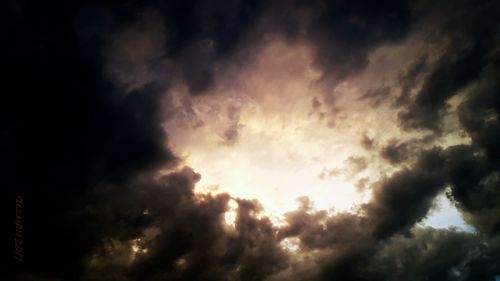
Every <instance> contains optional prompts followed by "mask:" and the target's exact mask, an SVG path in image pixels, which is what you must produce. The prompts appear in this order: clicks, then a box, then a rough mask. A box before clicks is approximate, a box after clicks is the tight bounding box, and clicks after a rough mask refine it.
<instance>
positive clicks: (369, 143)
mask: <svg viewBox="0 0 500 281" xmlns="http://www.w3.org/2000/svg"><path fill="white" fill-rule="evenodd" d="M360 143H361V146H362V147H363V148H364V149H366V150H371V149H372V148H373V146H374V145H375V140H374V139H373V138H370V137H369V136H368V135H367V134H366V133H364V134H363V138H362V139H361V142H360Z"/></svg>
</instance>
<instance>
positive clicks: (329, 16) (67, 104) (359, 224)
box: [1, 1, 500, 281]
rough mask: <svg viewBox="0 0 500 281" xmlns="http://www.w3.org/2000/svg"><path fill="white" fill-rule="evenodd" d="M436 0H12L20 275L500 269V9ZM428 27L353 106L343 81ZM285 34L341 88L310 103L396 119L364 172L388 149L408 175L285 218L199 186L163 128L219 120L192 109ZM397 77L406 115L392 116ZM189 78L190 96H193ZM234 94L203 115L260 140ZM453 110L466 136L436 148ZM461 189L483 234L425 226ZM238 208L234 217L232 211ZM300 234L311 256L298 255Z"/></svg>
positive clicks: (365, 158)
mask: <svg viewBox="0 0 500 281" xmlns="http://www.w3.org/2000/svg"><path fill="white" fill-rule="evenodd" d="M431 2H432V1H431ZM431 2H429V1H419V2H418V3H416V4H410V3H407V2H404V1H382V2H380V1H379V2H377V3H375V2H372V1H350V2H349V1H327V2H324V1H317V2H311V3H309V2H307V3H305V2H301V1H291V2H286V3H285V2H282V1H270V2H262V1H245V2H243V1H216V2H213V1H187V2H182V3H178V2H175V1H164V2H157V1H148V2H141V3H136V2H134V1H126V2H123V3H121V4H120V5H118V4H113V3H88V2H68V3H57V4H56V3H35V2H30V1H26V2H23V3H13V2H9V3H8V4H5V5H6V7H7V8H8V14H9V17H8V18H7V19H8V24H7V26H6V28H7V31H8V32H7V34H6V40H5V42H6V43H5V49H4V51H3V55H4V56H3V58H4V60H3V62H4V65H5V68H6V69H7V70H8V71H7V73H6V74H4V75H5V78H6V79H5V80H6V83H5V85H4V87H5V88H4V90H5V92H6V97H5V103H3V105H2V111H1V112H2V113H1V119H2V125H4V124H5V126H2V128H3V129H2V132H1V133H2V140H5V142H4V143H5V145H4V146H3V147H2V155H3V156H4V157H5V159H4V161H3V162H5V163H6V164H2V169H3V170H4V171H5V174H6V175H5V178H4V179H3V180H4V186H5V193H6V195H7V196H6V198H9V199H10V198H15V197H16V196H19V195H21V196H23V201H24V205H23V215H24V223H25V228H24V230H23V231H24V237H25V249H26V251H25V256H24V262H23V263H22V264H16V265H15V266H14V265H13V266H12V267H11V268H13V272H8V273H7V274H6V280H7V279H8V280H13V279H15V278H16V280H77V281H78V280H103V281H104V280H129V281H132V280H276V281H277V280H332V279H336V280H401V279H405V280H406V279H407V280H424V279H425V280H492V279H493V278H494V276H497V275H498V274H499V272H498V268H499V267H500V264H499V262H498V261H499V260H500V244H499V242H498V239H500V236H499V235H500V215H499V214H500V193H499V190H498V187H499V186H500V175H499V167H500V150H499V148H498V147H499V146H498V140H499V139H500V136H499V132H500V123H499V118H498V116H499V112H500V98H499V95H498V92H499V89H500V85H499V82H498V77H499V75H498V74H499V51H498V47H497V46H498V42H499V41H498V40H499V39H498V36H497V34H498V31H499V25H498V23H497V21H496V19H497V18H498V11H499V9H498V4H497V3H496V2H494V1H485V2H482V3H479V4H477V3H473V4H474V5H472V3H469V2H467V1H459V2H457V3H455V2H453V3H452V2H447V1H445V2H439V3H434V2H432V3H431ZM452 4H453V5H452ZM414 33H420V34H425V35H426V36H422V38H426V39H425V40H428V41H426V42H427V43H429V44H424V45H428V47H427V48H424V50H422V51H421V52H420V51H419V52H416V53H418V54H417V56H416V57H412V58H411V59H409V60H407V61H405V63H404V65H403V66H402V69H403V71H399V70H395V72H396V73H400V74H399V76H398V77H397V79H396V80H394V81H388V82H387V84H385V82H384V83H382V84H381V85H382V86H380V85H374V86H373V87H368V89H370V90H367V91H362V93H363V94H361V97H360V98H359V99H357V98H353V99H352V100H349V101H348V102H346V101H345V99H349V95H350V94H352V92H350V91H343V90H344V89H337V87H338V86H339V85H340V84H342V83H347V82H349V80H350V79H352V78H354V77H355V76H357V75H358V74H361V73H362V72H363V71H366V67H367V66H368V65H369V64H370V54H372V53H373V52H374V51H376V50H377V49H378V48H380V47H381V46H387V45H395V46H399V44H401V45H402V46H403V48H404V47H405V46H407V45H404V44H407V43H408V42H407V41H405V40H406V39H407V38H408V36H410V35H412V34H414ZM276 38H280V39H276ZM283 38H284V40H285V42H287V43H289V44H290V45H291V46H299V45H300V46H306V47H307V49H308V50H309V49H310V50H311V56H312V58H313V60H312V64H313V66H312V67H311V69H312V70H316V71H317V72H318V73H319V74H318V73H315V74H314V73H313V74H314V75H313V74H310V73H308V72H307V71H306V72H307V73H308V75H309V74H310V76H311V77H309V76H308V77H307V79H308V80H307V81H309V82H318V83H319V84H321V85H322V86H323V89H324V90H325V91H324V93H323V95H322V96H317V95H316V93H315V95H314V96H306V98H305V100H307V106H308V109H307V110H310V109H311V107H312V110H313V111H314V112H316V113H319V114H320V116H323V117H324V114H332V115H333V114H336V113H337V110H338V108H339V103H341V102H344V104H343V106H346V107H349V106H350V107H352V108H355V107H357V106H360V105H359V104H358V103H356V102H361V103H362V102H365V101H368V102H369V105H370V106H368V107H366V108H364V110H365V111H363V112H366V113H367V116H366V118H365V119H363V120H368V119H370V118H371V119H375V120H380V121H377V122H386V120H390V118H389V117H388V116H389V115H391V114H392V115H394V116H398V117H397V118H399V122H400V127H399V128H398V129H401V132H400V131H398V132H397V133H394V132H389V131H388V132H373V131H370V135H368V134H364V135H363V136H362V139H361V142H360V144H361V146H362V147H363V148H364V150H363V151H362V153H366V154H362V155H361V154H360V155H358V154H356V152H352V153H351V154H350V157H349V158H346V159H347V160H346V164H347V166H348V168H347V170H348V173H347V175H350V176H351V177H353V176H354V175H356V174H358V173H362V172H365V171H367V170H368V169H370V168H371V166H375V165H378V162H377V161H378V159H377V161H373V159H375V157H381V158H382V159H384V160H386V161H388V162H389V164H390V165H391V167H392V170H390V171H391V172H390V173H389V172H387V173H386V174H384V172H386V171H385V170H383V171H381V174H380V175H379V176H380V178H379V179H378V180H375V181H374V180H372V179H371V178H362V179H361V180H359V181H358V182H359V186H360V187H362V188H363V189H364V190H365V191H367V193H368V191H371V197H370V198H368V199H367V201H366V202H364V203H363V204H361V205H360V206H353V208H352V210H350V211H348V212H347V211H346V212H336V213H334V212H330V211H327V210H318V209H316V208H315V207H314V203H313V202H312V201H311V200H310V199H308V198H306V197H301V198H300V199H299V207H298V208H297V209H296V210H293V211H290V212H288V213H286V214H285V216H284V217H283V221H282V222H281V223H280V224H279V223H276V222H274V221H273V218H270V217H267V216H266V215H264V211H263V207H262V206H261V205H260V203H259V201H258V200H257V199H256V200H250V199H248V198H236V197H233V196H232V195H231V194H226V193H220V194H200V193H197V192H195V190H196V189H195V186H196V185H197V184H198V183H199V182H200V180H201V178H202V177H203V175H200V174H198V173H197V172H196V171H195V170H194V167H187V166H186V165H185V163H184V161H183V158H182V157H181V156H180V155H178V154H180V153H177V152H174V151H173V148H171V143H170V142H169V134H171V132H170V131H169V130H168V129H165V127H164V126H163V125H164V122H165V121H166V120H167V119H168V118H170V117H171V114H174V113H173V112H174V111H175V112H178V111H176V109H179V108H181V110H179V111H180V112H181V113H182V114H185V115H187V116H189V118H188V119H190V120H191V121H193V122H192V123H193V124H195V125H193V124H191V125H193V126H194V127H200V126H202V125H203V124H205V122H207V121H209V120H204V119H201V117H200V116H198V115H197V112H195V110H194V109H193V107H192V105H191V102H192V101H194V100H197V101H199V102H200V104H201V106H204V105H206V103H205V102H206V101H212V100H211V98H212V97H213V96H215V95H217V93H215V92H217V91H218V90H220V89H223V87H222V86H221V85H220V84H221V79H226V80H227V81H230V82H235V81H233V79H232V78H233V77H235V76H237V75H245V74H246V72H243V71H242V69H244V65H246V64H247V63H249V64H250V62H253V59H254V58H256V57H259V56H258V54H256V53H258V52H259V51H261V50H262V49H261V48H259V46H260V45H265V44H267V43H269V41H273V40H282V39H283ZM293 44H297V45H293ZM277 50H278V51H279V50H280V49H279V48H277ZM274 51H276V50H274ZM270 53H271V54H273V53H272V52H270ZM299 53H300V52H299ZM294 54H295V53H294ZM395 56H397V54H396V53H395ZM270 58H271V56H264V61H270V60H271V59H270ZM273 59H275V60H276V61H278V62H279V61H280V58H279V57H277V58H273ZM273 62H274V60H273ZM282 65H283V66H289V65H290V64H287V63H283V64H280V67H281V66H282ZM292 68H293V67H292ZM292 70H293V71H295V70H294V69H292ZM292 70H290V71H291V72H292ZM307 70H308V71H309V70H310V69H309V68H308V69H307ZM312 70H311V71H312ZM291 72H284V73H287V74H289V73H291ZM235 73H236V74H235ZM297 73H299V71H297ZM299 75H302V73H299ZM221 77H222V78H221ZM276 77H277V76H276ZM266 78H269V80H266V82H269V83H271V84H273V83H274V84H276V83H283V82H286V81H287V80H286V79H277V78H276V80H273V79H274V78H275V77H274V76H272V77H266ZM278 78H281V77H278ZM226 80H224V81H226ZM391 82H392V83H391ZM224 83H226V82H224ZM224 83H222V84H224ZM227 84H231V83H229V82H228V83H227ZM312 84H314V83H312ZM224 85H226V84H224ZM292 85H293V86H294V87H295V84H292ZM251 86H256V85H250V87H251ZM257 86H258V85H257ZM314 86H317V85H314ZM344 86H345V84H344ZM395 87H400V88H401V93H400V95H399V97H397V99H396V101H395V106H394V107H392V109H391V110H396V111H398V112H392V111H391V112H389V113H380V111H383V110H386V109H385V108H382V107H383V102H384V101H385V100H387V99H389V100H390V98H391V97H390V92H391V91H392V90H394V89H395ZM179 89H181V90H185V91H186V93H188V94H186V96H185V97H184V96H183V98H184V99H181V100H180V101H179V104H180V105H179V104H177V103H176V102H177V99H180V98H179V96H176V93H175V91H177V90H179ZM258 89H260V88H258ZM272 89H274V88H272ZM277 89H280V88H277ZM287 89H288V88H287ZM301 89H302V88H301ZM304 89H306V88H304ZM353 89H354V90H353V91H354V92H355V91H357V90H358V89H357V88H356V87H355V86H353ZM359 89H366V88H363V87H360V88H359ZM181 90H179V91H181ZM341 90H342V91H341ZM340 93H342V94H340ZM259 94H262V96H259V98H261V99H262V100H265V98H266V97H265V96H264V95H269V96H270V97H273V99H272V102H273V104H272V107H273V109H274V108H279V109H280V110H282V111H292V110H295V108H288V107H287V105H289V104H290V103H287V101H286V98H287V93H274V92H272V93H260V92H259ZM294 94H295V93H294ZM298 94H303V95H306V94H307V93H305V94H304V93H298ZM179 95H180V94H179ZM234 95H235V96H237V97H238V95H241V93H239V92H238V93H235V94H234ZM290 98H296V97H290ZM241 100H242V102H241V103H242V104H243V103H244V102H245V101H246V100H244V99H241ZM217 102H219V100H214V101H213V103H217ZM227 105H228V103H224V102H221V104H217V106H213V108H210V110H211V111H207V112H208V114H214V115H216V117H220V119H221V120H222V119H223V120H225V122H224V124H225V125H227V126H221V127H217V128H222V127H223V128H222V129H221V131H218V132H216V133H218V134H219V136H220V137H221V138H222V143H223V144H225V145H228V146H232V147H231V148H234V147H236V146H237V145H238V143H239V141H241V140H242V138H244V134H243V133H242V132H244V130H242V129H244V126H243V124H242V119H243V117H242V110H241V109H240V108H239V107H232V106H229V107H228V106H227ZM363 106H364V105H363ZM326 107H330V108H328V109H326ZM372 110H373V111H372ZM377 110H378V111H377ZM388 110H389V109H388ZM314 112H313V113H314ZM372 112H377V113H373V114H379V113H380V115H376V116H375V117H372V116H368V115H369V114H368V113H370V114H371V113H372ZM179 114H180V113H179ZM273 114H274V112H273ZM219 115H220V116H219ZM306 115H307V114H306ZM452 115H453V116H455V115H456V117H457V118H458V122H459V125H460V127H462V128H461V129H463V130H464V132H465V133H466V135H467V137H469V138H470V142H469V143H465V144H462V145H455V146H449V145H448V146H446V145H443V144H442V143H440V141H441V140H443V139H445V140H446V138H447V137H449V135H447V133H448V132H447V131H446V130H445V129H444V128H443V123H444V119H445V118H447V117H449V116H452ZM330 117H331V116H330ZM349 117H351V116H350V115H349V114H348V113H345V114H344V115H343V117H342V118H338V119H335V120H334V121H335V122H336V123H335V125H338V124H340V125H342V123H343V122H344V121H345V120H347V118H349ZM377 117H380V119H377ZM273 118H274V117H273ZM395 118H396V117H395ZM214 120H219V119H217V118H215V119H214ZM264 120H265V119H264ZM269 120H270V119H269ZM331 122H333V121H332V120H330V123H331ZM346 123H348V122H346ZM331 124H333V123H331ZM176 125H177V126H183V124H181V123H179V124H176ZM257 125H258V126H261V127H266V126H267V125H268V124H257ZM299 125H300V126H303V124H299ZM344 125H345V126H346V127H347V128H349V129H350V130H358V128H357V127H356V128H352V127H349V126H351V124H344ZM331 127H333V126H331ZM259 128H260V127H259ZM360 128H361V129H360V130H359V131H360V132H363V131H365V132H366V129H370V128H363V127H360ZM330 129H332V130H333V129H335V128H330ZM422 129H427V130H428V131H430V132H431V133H430V135H429V137H427V136H426V135H423V134H422ZM311 131H314V128H313V129H311ZM174 132H176V131H174ZM277 132H280V131H279V130H277ZM314 133H316V132H311V134H312V135H314ZM382 134H387V136H385V138H380V139H379V137H380V135H382ZM301 137H303V136H301V135H298V136H295V135H294V138H297V139H300V138H301ZM393 137H394V138H393ZM387 139H389V140H390V141H389V142H387V143H386V145H381V144H382V143H385V140H387ZM191 141H197V140H192V139H191ZM350 141H352V140H344V139H342V142H339V143H338V146H342V145H344V144H345V143H347V142H350ZM358 141H359V138H357V139H356V140H355V142H356V143H357V145H358ZM358 146H359V145H358ZM278 148H279V147H278ZM294 149H296V150H297V151H299V152H301V151H300V150H301V147H297V148H294ZM379 149H380V151H379ZM265 153H266V152H265V151H264V152H263V154H265ZM360 153H361V152H360ZM303 154H304V155H305V156H304V158H307V161H311V162H313V161H314V159H310V158H312V157H308V155H307V153H303ZM297 155H299V154H297ZM300 155H301V157H302V154H300ZM263 158H264V159H266V158H265V157H263ZM341 159H342V158H341ZM211 160H212V161H218V159H216V158H215V157H214V159H211ZM372 162H374V164H373V165H372ZM375 162H376V163H375ZM379 162H381V163H382V161H379ZM308 163H309V162H308ZM389 164H380V165H389ZM273 165H274V162H273ZM225 172H227V173H232V172H233V171H225ZM243 172H244V171H243ZM334 174H335V171H334V172H333V173H332V172H330V173H329V175H334ZM325 175H326V174H325ZM372 182H374V183H373V184H371V185H370V186H368V185H369V184H370V183H372ZM447 187H449V190H450V192H449V194H448V196H449V198H450V199H451V200H452V201H453V203H454V204H455V206H456V207H457V209H458V210H459V211H460V212H461V214H462V215H463V217H464V219H465V220H466V221H467V222H468V223H469V224H471V225H472V226H473V227H474V228H475V231H477V232H475V233H472V232H460V231H458V230H455V229H441V230H438V229H430V228H422V227H420V226H419V225H418V223H419V222H421V221H422V220H423V219H424V218H425V217H426V216H427V215H428V213H429V210H430V209H431V207H432V204H433V200H434V198H435V197H436V196H437V195H438V194H439V193H440V192H441V191H443V190H444V189H445V188H447ZM306 188H307V187H306ZM258 199H259V200H265V199H266V198H258ZM229 202H235V203H236V207H235V208H234V210H231V207H230V206H229ZM11 205H12V204H10V205H9V204H5V205H4V206H6V207H2V208H3V211H4V213H6V214H9V213H12V210H10V209H9V208H10V206H11ZM230 211H234V212H235V214H236V215H235V222H234V225H229V224H227V223H225V220H224V217H225V215H226V213H227V212H230ZM7 232H8V233H7V235H11V237H13V235H12V233H11V232H13V231H12V230H9V231H7ZM11 240H12V239H11V238H8V239H7V238H6V239H4V241H11ZM290 241H292V242H293V243H295V244H296V245H295V246H296V250H295V251H294V250H291V249H287V248H286V247H283V243H284V242H290ZM290 243H291V242H290ZM9 247H12V245H11V246H9ZM9 266H10V264H9Z"/></svg>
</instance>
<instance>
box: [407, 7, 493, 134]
mask: <svg viewBox="0 0 500 281" xmlns="http://www.w3.org/2000/svg"><path fill="white" fill-rule="evenodd" d="M423 5H424V6H425V8H426V9H428V11H431V12H430V13H429V16H428V18H426V19H427V20H428V21H429V22H431V23H432V24H433V25H435V27H434V28H433V30H432V31H431V34H430V37H431V38H432V39H433V40H435V41H436V42H438V44H441V45H444V47H443V48H445V50H444V51H442V52H440V53H439V54H438V56H439V57H438V59H437V60H436V62H435V63H433V64H432V65H428V68H429V69H430V70H429V74H428V75H427V76H426V77H425V78H424V81H423V84H422V87H421V88H420V89H419V90H418V92H417V93H416V96H415V98H414V101H413V102H411V103H410V105H409V108H408V109H407V110H405V111H403V112H402V113H401V114H400V118H401V121H402V124H403V126H404V127H406V128H410V129H416V128H427V129H430V130H433V131H436V132H438V131H440V130H441V123H440V119H441V118H442V117H443V115H444V114H445V113H446V109H447V104H446V101H447V100H448V99H449V98H451V97H453V96H455V95H457V94H458V93H459V91H460V90H461V89H463V88H464V87H465V86H467V85H469V84H470V83H471V82H473V81H474V80H475V79H477V78H478V77H479V76H480V74H481V72H482V70H483V69H484V68H485V67H486V66H488V65H489V64H490V63H492V62H493V61H495V60H497V59H498V58H496V57H495V52H497V51H496V49H497V45H498V37H497V35H496V34H498V32H499V30H500V25H499V24H498V21H497V20H496V18H497V17H498V11H499V10H500V8H499V7H498V2H496V1H484V2H481V3H479V4H477V3H472V2H469V1H459V2H458V3H456V2H447V1H444V2H439V3H431V2H425V4H423ZM427 5H428V6H427ZM465 14H466V15H467V17H464V16H463V15H465ZM424 18H425V17H424ZM423 24H426V23H425V22H424V23H423ZM432 39H431V40H432ZM497 55H498V54H497ZM424 63H425V60H422V61H420V62H419V61H417V62H416V64H415V66H414V69H411V70H410V71H409V73H410V72H415V70H419V69H421V68H422V67H423V64H424ZM415 74H416V73H415ZM414 79H415V76H410V77H408V78H407V79H406V80H405V81H404V82H403V88H402V91H403V94H404V93H405V89H406V88H407V87H406V86H405V85H407V84H409V85H410V86H411V85H414V82H413V80H414ZM405 95H407V94H405ZM402 97H403V99H406V97H405V96H404V95H402Z"/></svg>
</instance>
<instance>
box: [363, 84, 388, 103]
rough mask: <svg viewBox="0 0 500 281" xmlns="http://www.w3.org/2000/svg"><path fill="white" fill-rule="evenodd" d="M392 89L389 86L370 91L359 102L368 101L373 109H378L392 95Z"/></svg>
mask: <svg viewBox="0 0 500 281" xmlns="http://www.w3.org/2000/svg"><path fill="white" fill-rule="evenodd" d="M390 93H391V89H390V88H389V87H387V86H382V87H379V88H374V89H369V90H367V91H366V92H365V93H364V94H363V95H361V96H360V97H359V98H358V100H361V101H368V103H369V104H370V105H371V106H373V107H378V106H380V104H381V103H382V102H384V101H385V100H386V99H387V98H388V97H389V95H390Z"/></svg>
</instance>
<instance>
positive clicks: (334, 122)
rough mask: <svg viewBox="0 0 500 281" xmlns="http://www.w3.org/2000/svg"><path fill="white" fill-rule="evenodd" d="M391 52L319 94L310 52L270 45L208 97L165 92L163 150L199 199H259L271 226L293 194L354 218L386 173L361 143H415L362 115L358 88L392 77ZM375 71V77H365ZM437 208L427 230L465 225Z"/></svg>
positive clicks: (377, 117) (385, 120) (379, 115)
mask: <svg viewBox="0 0 500 281" xmlns="http://www.w3.org/2000/svg"><path fill="white" fill-rule="evenodd" d="M394 49H395V48H391V47H386V48H381V50H379V51H378V52H375V53H374V54H373V55H372V56H371V57H370V65H369V66H368V68H367V72H366V74H364V75H361V76H359V77H357V78H354V79H349V80H347V81H344V82H343V83H341V84H339V85H338V86H337V89H336V92H335V93H333V95H332V96H326V95H325V91H324V87H323V86H324V85H323V84H322V83H321V82H320V78H321V76H322V73H321V71H320V70H319V69H318V68H317V67H315V66H314V63H313V54H312V50H311V48H310V47H309V46H307V45H306V44H300V43H295V44H291V43H286V42H283V41H280V40H269V42H268V43H266V44H264V45H263V46H262V47H261V49H259V50H258V51H257V52H256V54H255V57H254V58H252V59H251V60H250V62H249V63H248V65H245V66H244V67H243V69H241V70H240V72H239V73H238V75H232V76H231V78H230V79H228V78H226V77H227V75H226V73H224V72H221V73H217V75H218V79H217V81H220V82H218V83H217V84H216V86H215V87H214V88H213V89H212V90H211V92H210V93H209V95H207V96H200V97H190V95H189V93H188V89H187V88H186V87H185V86H182V85H180V86H178V87H177V88H175V89H173V90H172V95H173V97H174V98H173V99H174V117H173V118H171V119H169V120H168V122H166V123H165V124H164V127H165V130H166V131H167V132H168V133H169V136H170V143H169V145H170V147H171V148H172V149H173V150H174V151H175V152H176V153H177V154H179V155H182V157H183V158H185V161H186V164H187V165H189V166H190V167H193V168H194V169H195V170H196V171H197V172H199V173H200V174H201V175H202V177H201V180H200V182H199V183H198V184H197V186H196V190H197V191H198V192H201V193H221V192H227V193H229V194H231V195H232V196H234V197H240V198H245V199H258V200H259V202H260V203H261V204H262V205H263V207H264V210H265V213H266V214H267V215H269V216H271V217H272V218H273V220H274V221H275V222H280V221H281V219H282V218H281V217H282V215H283V214H285V213H286V212H289V211H291V210H294V209H295V208H296V207H297V202H296V200H297V198H299V197H302V196H307V197H309V199H311V200H312V202H313V203H314V206H315V208H317V209H320V210H328V211H330V212H335V211H355V210H356V208H357V206H359V205H360V204H362V203H366V202H367V200H368V199H369V198H370V190H369V189H367V188H365V189H363V188H360V187H359V185H360V184H361V183H363V185H364V186H369V185H370V183H373V182H376V181H377V180H379V179H380V178H381V177H383V176H389V175H390V174H391V173H392V172H394V171H395V169H394V168H393V167H391V165H389V164H388V163H386V162H384V160H382V159H380V156H379V155H378V154H377V153H378V152H377V151H372V150H371V149H367V148H365V147H363V144H362V139H363V138H364V137H371V138H376V139H377V140H378V141H379V142H381V143H382V142H387V141H390V140H391V139H395V138H398V139H400V141H404V140H407V139H410V138H418V137H422V136H421V135H419V134H420V133H416V134H415V133H411V132H410V133H409V132H403V131H401V129H400V128H399V127H398V122H397V112H396V111H395V109H394V108H391V107H390V106H389V105H388V104H383V105H381V106H379V107H377V108H372V109H370V110H367V104H366V103H367V102H366V101H365V100H362V99H360V97H361V95H362V94H363V93H365V92H366V91H367V88H369V87H372V88H377V87H383V86H387V85H388V84H389V83H390V81H392V80H391V79H394V77H392V76H395V75H396V74H395V73H390V71H384V70H383V68H384V67H387V65H391V64H396V63H398V60H399V59H400V57H401V56H407V55H409V54H408V52H407V53H404V52H403V53H402V54H398V52H397V51H395V50H394ZM388 54H392V55H391V56H389V55H388ZM378 69H382V70H381V71H384V72H377V75H374V74H373V73H372V71H373V72H375V71H377V70H378ZM380 77H382V78H383V79H380ZM439 142H441V145H442V146H444V147H446V146H448V145H450V144H458V143H467V142H468V139H467V138H466V137H461V138H460V137H454V136H453V135H448V136H446V138H445V139H442V140H437V141H436V142H435V143H439ZM436 206H439V207H438V208H437V209H439V210H440V215H441V216H443V215H444V216H447V217H448V218H453V219H449V220H446V222H444V221H443V220H441V221H436V220H433V219H430V220H428V224H429V225H432V226H435V227H448V226H452V225H453V226H458V227H461V228H463V227H464V223H463V220H462V219H461V218H460V215H459V214H458V212H457V211H456V210H455V209H454V208H453V207H452V206H451V205H450V204H447V202H446V201H443V200H440V201H438V203H437V205H436ZM436 214H437V210H436Z"/></svg>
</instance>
